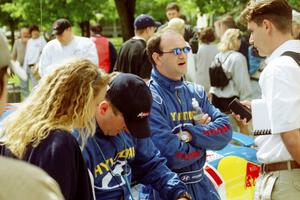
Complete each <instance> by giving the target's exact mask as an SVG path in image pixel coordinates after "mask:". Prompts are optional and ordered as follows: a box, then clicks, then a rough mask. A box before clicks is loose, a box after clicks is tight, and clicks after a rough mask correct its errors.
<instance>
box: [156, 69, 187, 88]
mask: <svg viewBox="0 0 300 200" xmlns="http://www.w3.org/2000/svg"><path fill="white" fill-rule="evenodd" d="M151 78H152V79H153V80H155V81H156V82H158V84H159V85H160V86H162V87H164V88H166V89H168V90H170V91H172V92H174V91H175V90H177V89H179V88H182V87H183V78H181V80H179V81H174V80H171V79H169V78H167V77H166V76H164V75H162V74H161V73H160V72H159V71H158V70H157V69H156V67H153V69H152V71H151Z"/></svg>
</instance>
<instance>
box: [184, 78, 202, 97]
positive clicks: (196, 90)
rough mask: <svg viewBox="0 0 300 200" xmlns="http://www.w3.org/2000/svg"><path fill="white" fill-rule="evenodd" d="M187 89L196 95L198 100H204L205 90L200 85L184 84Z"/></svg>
mask: <svg viewBox="0 0 300 200" xmlns="http://www.w3.org/2000/svg"><path fill="white" fill-rule="evenodd" d="M186 85H187V87H188V88H189V90H190V91H191V92H192V93H194V94H195V95H197V96H198V97H199V98H200V99H202V98H204V96H205V90H204V87H203V86H202V85H199V84H196V83H191V82H186Z"/></svg>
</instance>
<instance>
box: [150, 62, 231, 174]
mask: <svg viewBox="0 0 300 200" xmlns="http://www.w3.org/2000/svg"><path fill="white" fill-rule="evenodd" d="M149 87H150V89H151V92H152V96H153V104H152V109H151V114H150V127H151V132H152V136H151V138H152V140H153V143H154V144H155V146H156V147H158V149H159V150H160V152H161V154H162V155H163V156H164V157H166V158H167V165H168V167H169V168H170V169H172V171H174V172H176V173H178V174H180V173H184V172H191V171H193V172H194V171H197V170H200V169H202V167H203V165H204V164H205V161H206V150H208V149H209V150H220V149H222V148H224V147H225V146H226V145H227V144H228V143H229V142H230V140H231V138H232V130H231V127H230V124H229V119H228V117H227V116H226V115H225V114H223V113H221V112H220V111H219V109H217V108H215V107H214V106H213V105H212V104H211V103H210V102H209V100H208V98H207V96H206V94H205V91H204V89H203V87H202V86H200V85H197V84H193V83H189V82H185V81H182V80H180V81H173V80H170V79H168V78H167V77H165V76H163V75H162V74H160V73H159V72H158V71H157V69H156V68H153V69H152V73H151V80H150V83H149ZM193 98H195V99H196V100H197V101H198V103H199V106H200V107H201V109H202V111H203V112H204V113H207V114H208V115H209V116H210V117H211V122H210V123H209V124H207V125H197V124H195V123H194V121H193V115H194V110H193V106H192V99H193ZM180 130H182V131H188V132H189V133H191V134H192V140H191V141H190V142H188V143H186V142H183V141H181V140H179V138H178V137H177V135H176V134H177V133H179V131H180Z"/></svg>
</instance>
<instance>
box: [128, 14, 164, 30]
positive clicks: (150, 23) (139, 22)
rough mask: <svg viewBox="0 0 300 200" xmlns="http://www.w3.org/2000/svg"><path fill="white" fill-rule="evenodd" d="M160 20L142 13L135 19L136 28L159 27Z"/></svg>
mask: <svg viewBox="0 0 300 200" xmlns="http://www.w3.org/2000/svg"><path fill="white" fill-rule="evenodd" d="M160 25H161V23H160V22H157V21H154V19H153V17H151V16H150V15H146V14H141V15H139V16H137V17H136V18H135V20H134V28H135V29H145V28H147V27H159V26H160Z"/></svg>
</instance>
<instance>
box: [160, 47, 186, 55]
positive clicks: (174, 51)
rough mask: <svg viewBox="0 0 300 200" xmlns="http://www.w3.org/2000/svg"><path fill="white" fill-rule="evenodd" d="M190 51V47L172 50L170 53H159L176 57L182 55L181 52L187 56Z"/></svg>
mask: <svg viewBox="0 0 300 200" xmlns="http://www.w3.org/2000/svg"><path fill="white" fill-rule="evenodd" d="M190 51H191V48H190V47H183V48H174V49H172V51H161V52H160V53H161V54H164V53H173V54H174V55H175V56H178V55H180V54H182V52H183V53H185V54H188V53H189V52H190Z"/></svg>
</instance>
